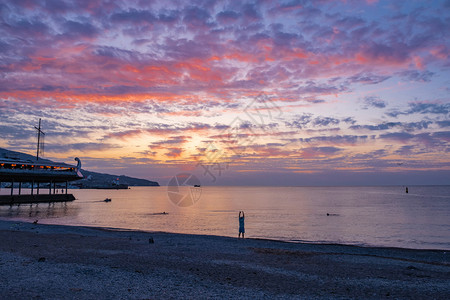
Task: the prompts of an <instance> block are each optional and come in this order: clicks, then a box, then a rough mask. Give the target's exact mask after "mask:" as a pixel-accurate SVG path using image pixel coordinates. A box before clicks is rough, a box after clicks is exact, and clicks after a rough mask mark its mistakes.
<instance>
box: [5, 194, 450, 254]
mask: <svg viewBox="0 0 450 300" xmlns="http://www.w3.org/2000/svg"><path fill="white" fill-rule="evenodd" d="M100 202H103V201H100ZM3 221H4V222H17V223H30V224H31V223H32V221H31V220H26V219H23V218H17V219H16V218H5V217H0V229H1V222H3ZM44 222H45V219H44ZM39 225H47V226H62V227H65V226H66V227H79V228H90V229H96V230H106V231H117V232H121V231H123V232H141V233H150V234H151V233H165V234H175V235H177V234H178V235H193V236H212V237H224V238H235V237H234V236H227V235H214V234H210V235H209V234H197V233H185V232H170V231H159V230H156V231H153V230H143V229H134V228H121V227H109V226H103V227H102V226H89V225H67V224H48V223H39ZM245 239H246V240H261V241H271V242H280V243H288V244H309V245H319V246H320V245H328V246H348V247H361V248H379V249H399V250H413V251H422V250H423V251H444V252H445V251H447V252H449V253H450V249H442V248H413V247H399V246H387V245H370V244H358V243H354V244H352V243H348V244H346V243H338V242H330V241H308V240H288V239H286V240H283V239H276V238H266V237H247V238H245Z"/></svg>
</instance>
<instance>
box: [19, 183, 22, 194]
mask: <svg viewBox="0 0 450 300" xmlns="http://www.w3.org/2000/svg"><path fill="white" fill-rule="evenodd" d="M21 192H22V181H20V182H19V195H20V193H21Z"/></svg>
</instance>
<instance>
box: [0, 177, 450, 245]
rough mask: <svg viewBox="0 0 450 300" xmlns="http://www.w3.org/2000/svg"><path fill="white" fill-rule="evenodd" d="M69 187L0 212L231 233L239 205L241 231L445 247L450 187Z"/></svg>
mask: <svg viewBox="0 0 450 300" xmlns="http://www.w3.org/2000/svg"><path fill="white" fill-rule="evenodd" d="M70 192H71V193H73V194H74V196H75V197H76V198H77V200H75V201H74V202H69V203H66V204H63V203H55V204H54V205H53V204H52V205H50V206H49V205H48V204H39V205H36V204H34V205H32V206H30V205H22V206H13V207H0V217H6V218H14V219H24V220H27V221H34V220H35V219H39V223H50V224H67V225H82V226H100V227H115V228H126V229H138V230H147V231H168V232H179V233H194V234H209V235H223V236H231V237H235V236H237V233H238V226H239V224H238V212H239V211H240V210H243V211H245V217H246V220H245V221H246V224H245V225H246V237H247V236H248V237H261V238H272V239H280V240H289V241H313V242H330V243H333V242H340V243H350V244H366V245H377V246H396V247H412V248H439V249H450V222H449V219H448V215H449V214H450V196H449V195H450V187H410V190H409V194H405V192H404V188H403V187H401V186H400V187H202V197H201V199H200V200H199V201H197V202H196V203H195V204H194V205H192V206H189V207H179V206H177V205H175V204H174V203H173V202H172V201H171V200H170V199H169V198H168V195H167V187H133V188H131V189H130V190H72V191H70ZM105 198H111V202H107V203H106V202H104V201H103V200H104V199H105ZM327 214H328V215H327Z"/></svg>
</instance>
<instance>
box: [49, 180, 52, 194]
mask: <svg viewBox="0 0 450 300" xmlns="http://www.w3.org/2000/svg"><path fill="white" fill-rule="evenodd" d="M48 194H49V195H51V194H52V182H51V181H50V186H49V187H48Z"/></svg>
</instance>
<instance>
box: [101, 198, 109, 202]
mask: <svg viewBox="0 0 450 300" xmlns="http://www.w3.org/2000/svg"><path fill="white" fill-rule="evenodd" d="M103 201H105V202H111V198H106V199H105V200H103Z"/></svg>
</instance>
